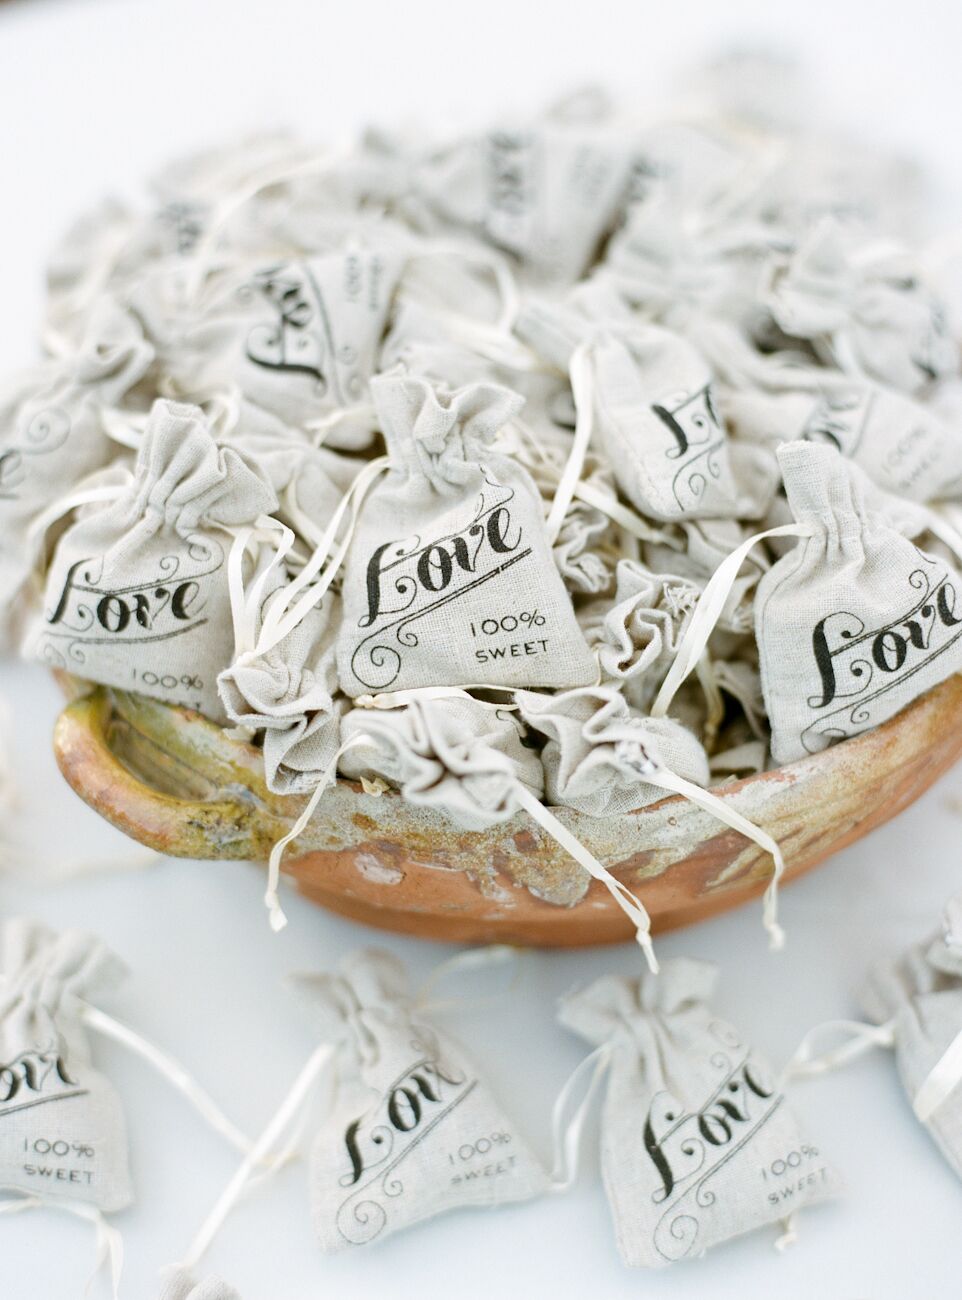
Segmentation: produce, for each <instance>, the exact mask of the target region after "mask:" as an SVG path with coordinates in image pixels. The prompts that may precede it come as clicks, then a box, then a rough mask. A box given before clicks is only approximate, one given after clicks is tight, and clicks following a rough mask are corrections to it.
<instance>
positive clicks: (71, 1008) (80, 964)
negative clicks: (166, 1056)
mask: <svg viewBox="0 0 962 1300" xmlns="http://www.w3.org/2000/svg"><path fill="white" fill-rule="evenodd" d="M125 974H126V972H125V969H124V967H123V966H122V965H121V963H120V962H119V961H118V960H117V958H115V957H114V956H113V955H112V954H111V953H110V952H109V951H108V950H107V949H106V948H105V947H104V945H103V944H102V943H101V942H100V941H99V940H97V939H94V938H93V937H92V936H90V935H84V934H81V933H79V932H78V931H73V930H71V931H66V932H64V933H63V934H59V935H58V934H55V933H54V932H53V931H51V930H48V929H46V928H45V927H44V926H42V925H38V924H35V923H32V922H29V921H10V922H7V923H6V924H4V925H3V926H2V927H0V1056H2V1060H3V1062H4V1064H3V1067H2V1069H0V1121H2V1122H0V1186H3V1187H4V1188H7V1189H13V1190H16V1191H18V1192H21V1193H23V1194H25V1195H27V1196H32V1195H39V1196H42V1197H44V1198H49V1199H52V1200H69V1201H83V1202H85V1203H87V1204H89V1205H92V1206H95V1207H96V1208H97V1209H98V1210H104V1211H114V1210H122V1209H124V1207H125V1206H127V1205H129V1204H130V1202H131V1200H132V1198H133V1191H132V1188H131V1183H130V1169H129V1160H128V1153H127V1130H126V1124H125V1122H124V1115H123V1111H122V1109H121V1105H120V1098H119V1096H118V1095H117V1093H116V1091H115V1090H114V1088H113V1086H112V1085H111V1084H110V1083H109V1082H108V1081H107V1080H106V1079H105V1078H104V1077H103V1075H102V1074H100V1072H99V1071H98V1070H96V1069H95V1068H94V1066H93V1065H92V1064H91V1056H90V1046H89V1044H88V1042H87V1033H86V1029H85V1026H84V1023H83V1011H84V1003H85V1001H86V1000H87V999H88V998H91V997H96V996H97V995H98V994H99V993H101V992H102V991H103V990H105V989H109V988H110V987H111V986H112V985H114V984H116V983H118V982H119V981H120V980H121V978H122V977H123V976H124V975H125Z"/></svg>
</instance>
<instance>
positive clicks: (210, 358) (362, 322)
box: [134, 248, 403, 449]
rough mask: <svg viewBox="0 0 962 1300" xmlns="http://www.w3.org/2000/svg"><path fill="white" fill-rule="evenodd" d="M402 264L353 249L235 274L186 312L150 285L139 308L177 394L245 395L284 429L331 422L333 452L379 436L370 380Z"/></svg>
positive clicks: (207, 288) (210, 286) (210, 287)
mask: <svg viewBox="0 0 962 1300" xmlns="http://www.w3.org/2000/svg"><path fill="white" fill-rule="evenodd" d="M402 267H403V258H402V256H401V255H400V254H399V253H397V252H388V251H385V250H379V251H370V250H365V249H360V248H358V249H354V248H349V249H346V250H344V251H342V252H338V253H330V254H326V255H324V256H320V257H315V258H308V259H305V260H303V261H292V262H283V263H280V264H276V265H273V266H266V267H263V268H262V269H259V270H253V271H248V270H244V271H238V270H236V269H233V268H231V269H229V270H228V271H227V272H225V273H223V274H220V275H215V276H214V277H212V278H211V279H210V281H209V282H208V283H207V284H205V285H204V286H203V287H202V289H201V291H200V294H199V296H198V300H197V301H196V302H195V303H193V304H192V305H191V306H189V307H188V308H186V309H185V308H183V307H182V306H181V305H180V304H179V302H175V303H173V304H170V305H166V304H164V303H163V301H161V303H160V304H158V303H157V302H156V300H155V299H154V298H148V296H147V295H148V294H149V293H150V292H151V290H150V286H149V285H148V287H147V290H146V291H144V292H142V293H141V294H140V296H139V298H138V296H137V295H135V296H134V302H135V303H137V304H138V305H139V306H140V309H141V310H142V311H143V312H144V314H145V317H148V318H149V319H148V328H150V321H153V322H154V324H153V330H154V331H156V333H157V335H158V336H159V337H158V350H159V352H160V356H161V360H162V363H163V367H164V370H165V372H166V381H167V383H168V385H169V386H170V391H171V392H172V393H175V394H177V395H179V396H182V397H183V398H185V399H187V400H194V401H196V400H200V399H202V398H205V397H207V396H208V395H209V394H212V393H218V392H225V391H226V392H237V393H238V394H240V396H241V397H242V398H243V399H244V401H246V402H247V403H249V404H250V405H251V406H253V407H255V408H257V409H258V410H260V411H262V412H263V413H264V414H265V415H266V416H267V417H270V419H272V420H273V421H276V424H277V426H278V427H279V428H280V429H282V430H287V431H288V432H294V433H301V432H303V431H304V430H305V429H306V428H307V427H308V426H309V425H311V424H317V423H318V422H322V424H323V421H325V420H327V421H328V426H327V428H326V441H327V442H328V443H329V445H330V446H332V447H338V448H345V449H353V448H363V447H366V446H368V445H369V444H370V443H371V441H372V438H373V432H374V426H373V424H372V422H371V411H370V404H369V402H368V400H367V381H368V379H369V378H370V376H371V375H372V374H373V373H374V370H375V365H376V360H377V354H378V349H379V347H380V343H381V338H382V335H383V334H384V330H385V328H386V324H387V319H388V314H389V312H390V309H391V303H392V300H393V293H394V289H395V287H396V285H397V281H398V278H399V276H400V273H401V269H402Z"/></svg>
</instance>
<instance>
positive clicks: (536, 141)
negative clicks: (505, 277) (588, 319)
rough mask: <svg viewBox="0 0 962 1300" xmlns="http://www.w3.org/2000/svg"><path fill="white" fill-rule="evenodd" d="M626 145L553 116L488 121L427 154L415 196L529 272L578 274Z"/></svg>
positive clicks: (611, 213) (621, 186)
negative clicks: (528, 121) (483, 129)
mask: <svg viewBox="0 0 962 1300" xmlns="http://www.w3.org/2000/svg"><path fill="white" fill-rule="evenodd" d="M631 163H632V157H631V151H630V149H629V148H627V147H625V146H624V144H619V142H618V141H617V140H616V139H615V138H613V137H606V135H605V133H604V132H603V131H599V130H597V129H592V128H587V129H586V128H584V127H582V126H562V125H556V124H553V123H545V124H543V125H542V124H534V125H532V126H531V127H527V128H526V127H523V126H522V127H520V128H518V127H511V126H507V127H504V128H502V129H496V130H492V131H489V132H487V133H486V134H484V135H482V136H479V137H476V138H474V139H470V140H466V141H463V142H459V143H457V144H455V145H454V146H452V147H451V148H450V149H447V150H443V151H440V152H438V153H436V154H434V155H433V156H430V157H428V158H426V159H425V160H424V161H423V162H422V163H421V164H420V165H419V166H418V167H417V169H416V171H415V175H414V184H413V189H414V193H415V195H416V196H417V200H418V201H419V202H420V203H422V204H423V205H424V206H425V209H426V211H427V212H428V213H430V214H431V216H432V217H433V218H434V219H435V220H440V221H441V222H445V223H451V224H454V225H456V226H460V227H462V228H464V229H467V230H472V231H477V232H479V233H480V234H482V235H483V236H484V237H485V238H486V239H488V240H489V241H490V242H491V243H492V244H494V245H496V246H497V247H498V248H502V249H504V250H505V251H506V252H509V253H513V254H514V255H515V256H516V257H517V258H518V260H519V261H520V262H521V264H522V266H524V267H525V269H526V270H527V271H529V273H530V274H531V275H532V276H533V278H535V279H539V280H548V281H553V282H555V283H559V284H565V283H570V282H571V281H573V280H576V279H578V277H579V276H580V275H582V274H583V272H584V270H585V268H586V266H587V265H588V263H589V261H590V260H591V258H592V257H593V255H594V254H595V252H596V250H597V248H598V245H599V244H600V242H601V239H602V237H603V236H604V235H605V234H606V233H607V232H608V230H610V228H611V227H612V225H613V224H614V222H615V219H616V217H617V214H618V211H619V208H620V206H621V204H622V202H623V200H624V198H625V195H626V191H627V187H628V180H629V175H630V170H631Z"/></svg>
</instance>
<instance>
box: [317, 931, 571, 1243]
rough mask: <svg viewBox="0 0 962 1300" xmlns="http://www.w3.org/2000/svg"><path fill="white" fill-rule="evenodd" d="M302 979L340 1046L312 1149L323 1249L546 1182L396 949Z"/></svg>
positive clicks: (507, 1197) (522, 1194)
mask: <svg viewBox="0 0 962 1300" xmlns="http://www.w3.org/2000/svg"><path fill="white" fill-rule="evenodd" d="M298 985H299V987H300V989H301V990H302V991H303V993H304V994H305V996H306V997H307V999H308V1002H309V1005H310V1007H311V1009H312V1013H313V1015H314V1018H315V1020H316V1022H317V1024H318V1027H319V1030H320V1033H321V1035H322V1037H323V1038H324V1040H325V1041H326V1042H328V1043H330V1045H331V1047H332V1049H333V1061H332V1064H331V1072H332V1075H333V1079H332V1088H333V1099H332V1102H331V1106H330V1109H329V1110H328V1111H327V1113H326V1115H325V1117H324V1119H323V1120H322V1122H321V1126H320V1128H319V1130H318V1132H317V1135H316V1137H315V1139H314V1143H313V1148H312V1151H311V1203H312V1216H313V1221H314V1228H315V1231H316V1233H317V1237H318V1239H319V1241H320V1244H321V1248H322V1250H324V1251H325V1252H332V1251H337V1250H343V1249H345V1248H347V1247H349V1246H361V1245H366V1244H367V1243H369V1242H371V1241H374V1240H376V1239H383V1238H384V1237H386V1236H387V1235H388V1234H389V1233H391V1232H396V1231H398V1230H399V1229H402V1228H405V1227H410V1226H411V1225H413V1224H415V1223H418V1222H420V1221H422V1220H424V1219H429V1218H433V1217H434V1216H435V1215H436V1214H440V1213H442V1212H443V1211H445V1210H453V1209H458V1208H461V1207H472V1206H473V1207H477V1208H489V1207H492V1206H496V1205H506V1204H510V1203H513V1202H518V1201H526V1200H530V1199H531V1198H532V1197H535V1196H539V1195H540V1194H541V1193H542V1192H544V1191H545V1190H546V1189H547V1178H546V1175H545V1173H544V1171H543V1169H542V1168H541V1166H540V1165H539V1163H538V1161H537V1160H536V1159H535V1157H534V1156H533V1155H532V1153H531V1151H530V1150H529V1149H528V1146H527V1143H526V1142H525V1141H524V1139H523V1138H522V1137H521V1135H520V1134H519V1133H518V1131H517V1129H516V1128H515V1126H514V1125H513V1124H512V1122H511V1121H510V1120H509V1119H508V1117H507V1116H506V1114H505V1113H504V1111H503V1110H502V1109H501V1107H500V1106H499V1105H498V1103H497V1101H496V1100H495V1099H494V1097H493V1095H492V1094H491V1092H490V1090H489V1088H488V1086H487V1084H486V1083H485V1082H484V1081H483V1080H482V1079H481V1078H479V1077H478V1074H477V1072H476V1070H475V1069H474V1067H473V1066H472V1065H471V1064H470V1063H469V1061H468V1060H467V1058H466V1057H465V1055H464V1053H463V1052H462V1051H461V1049H460V1047H458V1046H457V1045H456V1044H455V1043H454V1042H453V1041H452V1040H451V1039H450V1038H449V1037H448V1036H447V1035H446V1034H442V1033H441V1032H440V1031H439V1030H438V1029H436V1028H435V1027H434V1026H433V1025H432V1024H430V1023H429V1022H428V1021H427V1019H426V1018H425V1017H424V1015H423V1014H422V1013H421V1012H420V1011H419V1009H418V1007H417V1005H416V1004H415V1002H414V1001H413V999H412V995H411V993H410V992H409V990H408V985H407V978H406V974H405V970H404V967H403V966H402V964H401V963H400V962H399V961H398V960H397V959H396V958H394V957H392V956H391V955H390V954H388V953H386V952H381V951H377V950H369V951H364V952H359V953H355V954H353V955H352V956H350V957H349V958H348V959H347V960H346V961H345V962H343V963H342V965H341V967H340V969H339V971H338V972H337V974H334V975H308V976H302V977H300V978H299V979H298Z"/></svg>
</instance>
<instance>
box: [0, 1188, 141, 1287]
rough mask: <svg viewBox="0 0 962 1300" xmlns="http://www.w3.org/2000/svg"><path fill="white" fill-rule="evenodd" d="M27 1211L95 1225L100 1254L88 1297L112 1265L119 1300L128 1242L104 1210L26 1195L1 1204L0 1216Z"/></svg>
mask: <svg viewBox="0 0 962 1300" xmlns="http://www.w3.org/2000/svg"><path fill="white" fill-rule="evenodd" d="M23 1210H60V1211H62V1212H63V1213H64V1214H72V1215H74V1217H75V1218H78V1219H83V1220H85V1221H86V1222H87V1223H92V1224H93V1225H94V1227H95V1229H96V1243H95V1244H96V1251H97V1254H96V1257H95V1260H94V1269H93V1272H92V1274H91V1275H90V1278H89V1280H88V1282H87V1285H86V1287H85V1289H84V1295H88V1294H89V1292H90V1288H91V1287H92V1286H93V1284H94V1279H95V1278H96V1277H97V1275H98V1273H99V1272H100V1270H101V1269H102V1268H103V1267H104V1265H105V1264H106V1263H107V1262H108V1261H109V1263H110V1286H111V1293H112V1295H113V1300H119V1298H120V1275H121V1273H122V1272H123V1267H124V1239H123V1237H122V1236H121V1235H120V1232H119V1231H118V1229H117V1228H115V1227H114V1226H113V1224H112V1223H108V1222H107V1220H106V1219H105V1218H104V1216H103V1214H102V1213H101V1212H100V1210H98V1209H97V1208H96V1207H95V1206H93V1205H86V1204H84V1202H83V1201H54V1200H44V1199H43V1198H42V1197H40V1196H28V1195H24V1196H19V1197H11V1198H10V1199H9V1200H0V1215H2V1214H19V1213H21V1212H22V1211H23Z"/></svg>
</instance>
